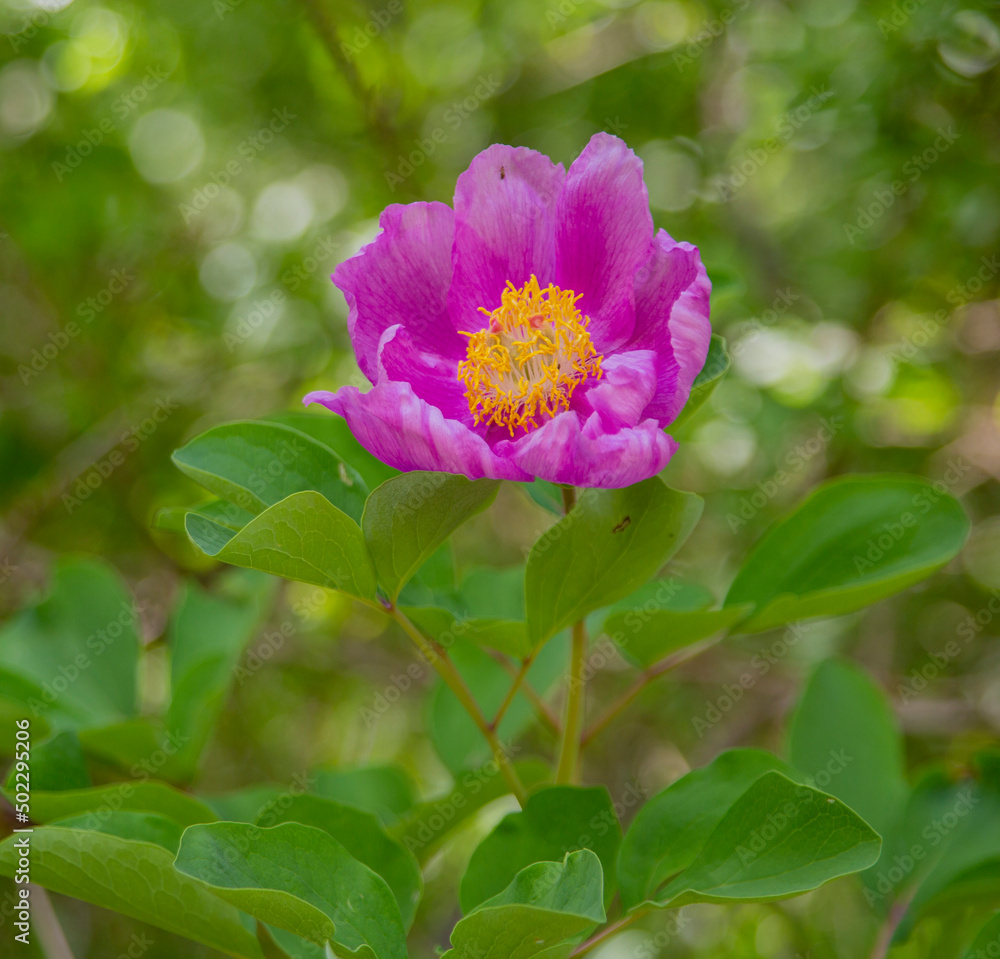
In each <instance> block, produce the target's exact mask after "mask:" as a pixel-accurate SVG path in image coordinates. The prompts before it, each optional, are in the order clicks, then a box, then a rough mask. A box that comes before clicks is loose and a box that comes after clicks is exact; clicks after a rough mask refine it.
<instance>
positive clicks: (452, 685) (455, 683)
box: [386, 606, 528, 807]
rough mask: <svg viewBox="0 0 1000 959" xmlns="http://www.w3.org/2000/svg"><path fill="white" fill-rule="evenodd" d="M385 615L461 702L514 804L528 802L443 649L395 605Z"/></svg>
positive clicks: (491, 729) (503, 754)
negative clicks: (488, 748)
mask: <svg viewBox="0 0 1000 959" xmlns="http://www.w3.org/2000/svg"><path fill="white" fill-rule="evenodd" d="M386 613H387V614H388V615H389V616H390V617H391V618H392V619H394V620H395V621H396V622H397V623H398V624H399V625H400V627H401V628H402V629H403V631H404V632H405V633H406V635H407V636H409V637H410V639H412V640H413V642H414V643H415V644H416V646H417V648H418V649H419V650H420V652H421V653H422V654H423V656H424V659H426V660H427V661H428V662H429V663H430V664H431V665H432V666H433V667H434V668H435V669H436V670H437V672H438V675H439V676H440V677H441V679H442V680H444V682H445V685H446V686H447V687H448V688H449V689H450V690H451V691H452V693H453V694H454V695H455V698H456V699H457V700H458V701H459V703H461V705H462V707H463V708H464V709H465V711H466V712H467V713H468V714H469V716H470V717H471V719H472V721H473V722H474V723H475V724H476V727H477V728H478V729H479V731H480V732H481V733H482V734H483V737H484V738H485V739H486V741H487V742H488V743H489V744H490V749H491V750H492V751H493V758H494V760H496V764H497V766H498V767H499V769H500V772H501V773H502V774H503V777H504V779H506V780H507V785H508V786H509V787H510V791H511V792H512V793H513V794H514V795H515V796H516V797H517V801H518V802H519V803H520V804H521V806H522V807H523V806H524V804H525V802H527V799H528V793H527V790H526V789H525V788H524V784H523V783H522V782H521V778H520V776H518V774H517V771H516V770H515V769H514V767H513V765H512V764H511V761H510V759H509V758H508V756H507V754H506V752H504V748H503V744H502V743H501V742H500V740H499V738H498V737H497V735H496V732H495V731H494V730H493V728H492V727H491V725H490V723H489V722H487V720H486V717H485V716H484V715H483V711H482V710H481V709H480V708H479V704H478V703H477V702H476V700H475V697H474V696H473V695H472V691H471V690H470V689H469V687H468V686H467V685H466V682H465V680H464V679H463V678H462V674H461V673H460V672H459V671H458V669H456V667H455V664H454V663H453V662H452V661H451V659H449V658H448V653H447V651H446V650H445V648H444V647H443V646H441V645H440V644H439V643H436V642H435V641H434V640H433V639H429V638H428V637H426V636H424V634H423V633H421V632H420V630H419V629H417V627H416V626H415V625H414V624H413V623H412V622H411V621H410V619H409V618H408V617H407V616H406V615H405V614H404V613H402V612H401V611H400V609H399V607H398V606H391V607H389V608H388V609H387V610H386Z"/></svg>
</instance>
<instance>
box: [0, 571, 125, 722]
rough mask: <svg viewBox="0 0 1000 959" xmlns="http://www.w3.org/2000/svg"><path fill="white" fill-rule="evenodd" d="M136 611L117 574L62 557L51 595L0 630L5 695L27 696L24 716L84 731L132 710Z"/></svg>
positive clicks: (55, 573)
mask: <svg viewBox="0 0 1000 959" xmlns="http://www.w3.org/2000/svg"><path fill="white" fill-rule="evenodd" d="M138 618H139V610H138V608H137V607H136V604H135V600H134V599H133V597H132V595H131V594H130V593H129V591H128V590H127V589H126V588H125V585H124V584H123V583H122V581H121V578H120V577H119V576H118V574H117V572H116V571H115V570H114V569H113V568H111V567H110V566H108V565H107V564H105V563H103V562H100V561H97V560H89V559H62V560H60V561H59V562H58V563H57V564H56V566H55V569H54V571H53V574H52V586H51V590H50V592H49V595H48V596H47V597H46V598H45V599H44V600H42V602H40V603H39V604H38V605H36V606H34V607H30V608H28V609H27V610H25V611H24V612H22V613H21V614H20V615H19V616H17V617H16V618H15V619H14V620H12V621H11V622H10V623H8V624H7V625H6V626H5V627H4V628H3V629H2V630H0V662H2V663H3V666H4V673H5V674H6V675H7V676H9V677H10V678H9V680H8V682H5V683H2V684H0V685H2V686H3V688H4V694H5V695H10V696H14V697H17V696H19V695H23V696H27V697H28V698H27V699H25V700H24V701H23V703H22V705H23V706H24V707H25V708H26V714H27V715H30V716H32V717H35V718H37V717H44V718H45V719H46V721H47V722H48V723H49V724H50V725H52V726H54V727H57V728H71V729H87V728H94V727H99V726H103V725H107V724H109V723H114V722H118V721H120V720H122V719H125V718H127V717H129V716H132V715H133V714H134V713H135V709H136V677H137V672H138V663H139V638H138V630H137V627H138Z"/></svg>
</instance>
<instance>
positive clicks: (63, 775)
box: [5, 729, 90, 792]
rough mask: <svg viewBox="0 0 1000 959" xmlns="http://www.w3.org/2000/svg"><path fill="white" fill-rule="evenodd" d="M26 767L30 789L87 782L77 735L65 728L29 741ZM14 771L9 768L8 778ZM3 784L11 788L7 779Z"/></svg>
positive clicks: (53, 789)
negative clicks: (29, 777) (63, 730)
mask: <svg viewBox="0 0 1000 959" xmlns="http://www.w3.org/2000/svg"><path fill="white" fill-rule="evenodd" d="M29 769H30V771H31V789H32V791H35V790H39V791H42V792H56V791H58V790H60V789H86V788H88V787H89V786H90V773H89V772H88V771H87V763H86V760H85V759H84V758H83V747H82V746H81V745H80V737H79V736H77V734H76V733H75V732H72V731H71V730H68V729H67V730H66V731H65V732H61V733H56V735H55V736H52V737H50V738H49V739H45V740H43V741H42V742H40V743H32V744H31V760H30V763H29ZM14 774H15V772H14V770H13V769H12V770H11V778H13V776H14ZM5 788H6V789H7V790H8V792H9V791H11V782H10V780H9V779H8V781H7V785H6V787H5Z"/></svg>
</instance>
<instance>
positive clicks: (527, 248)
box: [448, 143, 566, 332]
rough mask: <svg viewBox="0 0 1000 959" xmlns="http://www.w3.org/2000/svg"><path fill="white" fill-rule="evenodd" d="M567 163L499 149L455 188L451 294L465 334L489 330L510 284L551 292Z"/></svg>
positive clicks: (454, 317)
mask: <svg viewBox="0 0 1000 959" xmlns="http://www.w3.org/2000/svg"><path fill="white" fill-rule="evenodd" d="M565 175H566V173H565V170H563V167H562V164H558V165H557V164H555V163H553V162H552V161H551V160H550V159H549V158H548V157H547V156H543V155H542V154H541V153H536V152H535V151H534V150H529V149H527V148H526V147H510V146H504V145H503V144H499V143H498V144H495V145H494V146H491V147H489V149H487V150H484V151H483V152H482V153H480V154H479V155H478V156H477V157H476V158H475V159H474V160H473V161H472V163H471V164H470V165H469V169H468V170H466V171H465V173H463V174H462V175H461V176H460V177H459V178H458V183H457V185H456V187H455V249H454V265H455V276H454V280H453V281H452V285H451V292H450V294H449V300H448V301H449V304H450V306H451V314H452V322H453V323H454V327H455V329H456V330H458V331H460V332H461V331H471V330H478V329H481V328H482V326H483V325H484V323H485V319H486V318H485V316H484V315H483V314H482V313H480V312H479V308H480V307H484V308H485V309H487V310H492V309H495V308H496V307H498V306H499V305H500V294H501V293H502V292H503V290H504V287H506V285H507V283H508V281H509V282H511V283H513V284H514V286H516V287H521V286H523V285H524V284H525V283H526V282H527V281H528V280H529V279H531V275H532V274H535V275H536V276H537V277H538V279H539V282H540V283H541V284H542V285H543V286H544V285H546V284H547V283H549V282H550V280H551V276H552V273H553V269H554V262H555V260H554V251H555V217H554V210H555V204H556V199H557V198H558V196H559V192H560V191H561V189H562V183H563V179H564V177H565Z"/></svg>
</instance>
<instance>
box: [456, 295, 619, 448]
mask: <svg viewBox="0 0 1000 959" xmlns="http://www.w3.org/2000/svg"><path fill="white" fill-rule="evenodd" d="M579 299H580V297H579V296H577V295H576V294H574V293H573V291H572V290H561V289H559V287H558V286H553V285H552V284H549V285H548V286H547V287H546V288H545V289H542V288H540V287H539V285H538V280H537V279H536V278H535V277H534V276H532V277H531V279H530V280H529V281H528V282H527V283H525V284H524V286H523V287H522V288H521V289H518V288H517V287H515V286H514V284H513V283H511V282H509V281H508V283H507V288H506V289H505V290H504V291H503V294H502V295H501V299H500V306H498V307H497V308H496V309H495V310H487V309H485V308H483V307H480V310H481V312H483V313H485V314H486V315H487V316H488V317H489V318H490V321H489V323H488V324H487V325H486V326H485V327H484V328H483V329H481V330H477V331H476V332H475V333H463V334H462V335H463V336H467V337H468V338H469V345H468V349H467V352H466V358H465V359H464V360H463V361H462V362H461V363H459V365H458V378H459V379H460V380H462V382H464V383H465V398H466V399H467V400H468V401H469V411H470V412H471V413H472V415H473V417H474V418H475V422H476V423H477V424H479V423H484V422H485V423H488V424H489V425H491V426H492V425H498V426H504V427H506V428H507V429H508V430H509V431H510V434H511V436H513V435H514V431H515V430H516V429H520V428H521V427H525V426H530V427H536V426H538V417H548V416H555V415H556V414H557V413H559V412H560V411H561V410H565V409H568V408H569V404H570V399H571V398H572V396H573V391H574V390H575V389H576V388H577V386H579V385H580V383H582V382H583V381H584V380H585V379H587V378H588V377H590V376H593V377H595V378H598V379H599V378H600V376H601V359H602V357H601V356H600V355H599V354H598V352H597V350H596V349H595V348H594V344H593V343H592V342H591V340H590V333H588V332H587V327H588V325H589V324H590V319H589V318H588V317H585V316H583V315H582V314H581V313H580V311H579V309H577V306H576V301H577V300H579Z"/></svg>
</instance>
